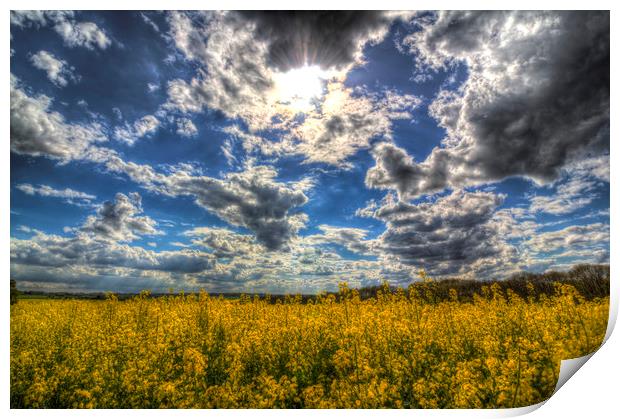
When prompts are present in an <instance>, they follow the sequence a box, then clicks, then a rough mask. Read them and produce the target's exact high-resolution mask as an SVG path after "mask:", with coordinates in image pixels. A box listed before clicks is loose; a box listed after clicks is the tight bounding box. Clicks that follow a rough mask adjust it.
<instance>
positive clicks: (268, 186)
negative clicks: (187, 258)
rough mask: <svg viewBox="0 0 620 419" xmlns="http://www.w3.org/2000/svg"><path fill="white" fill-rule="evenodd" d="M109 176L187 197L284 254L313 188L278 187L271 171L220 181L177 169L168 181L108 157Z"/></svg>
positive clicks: (254, 170) (304, 184)
mask: <svg viewBox="0 0 620 419" xmlns="http://www.w3.org/2000/svg"><path fill="white" fill-rule="evenodd" d="M105 167H106V168H107V170H109V171H110V172H113V173H123V174H125V175H127V176H128V177H129V178H130V179H131V180H133V181H134V182H137V183H139V184H140V185H142V186H143V187H144V188H146V189H147V190H149V191H151V192H154V193H158V194H163V195H166V196H172V197H177V196H191V197H193V198H194V199H195V202H196V204H197V205H199V206H200V207H202V208H204V209H206V210H207V211H209V212H211V213H213V214H215V215H217V216H218V217H219V218H220V219H222V220H224V221H226V222H227V223H229V224H230V225H233V226H236V227H244V228H247V229H248V230H250V231H252V232H253V233H254V234H255V235H256V239H257V240H258V241H259V242H260V243H261V244H263V245H264V246H265V247H266V248H267V249H268V250H286V249H287V247H288V243H289V242H290V241H291V240H292V239H293V238H294V237H295V236H296V234H297V232H298V231H299V230H300V229H302V228H303V227H304V226H305V224H306V222H307V219H308V217H307V215H306V214H303V213H300V212H296V210H297V209H298V208H299V207H301V206H303V205H304V204H305V203H306V202H307V201H308V198H307V196H306V195H305V194H304V192H303V191H304V190H305V189H307V188H308V187H309V186H310V185H311V183H308V180H307V179H302V180H300V181H298V182H288V183H283V182H278V181H277V180H276V179H275V178H276V176H277V174H278V173H277V171H276V170H275V169H274V168H273V167H270V166H251V167H246V168H245V169H244V170H243V171H241V172H230V173H227V174H225V175H224V177H223V178H222V179H217V178H213V177H209V176H202V175H197V174H195V173H191V171H188V170H186V169H185V168H179V169H178V170H175V171H174V172H173V173H171V174H169V175H165V174H162V173H159V172H157V171H156V170H154V169H153V168H152V167H151V166H149V165H141V164H136V163H133V162H125V161H124V160H122V159H121V158H120V157H118V156H111V157H110V158H109V159H108V161H107V162H106V164H105Z"/></svg>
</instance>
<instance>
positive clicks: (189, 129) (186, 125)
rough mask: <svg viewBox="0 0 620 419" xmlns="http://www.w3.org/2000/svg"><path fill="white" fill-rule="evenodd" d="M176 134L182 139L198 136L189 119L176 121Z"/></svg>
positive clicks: (196, 129)
mask: <svg viewBox="0 0 620 419" xmlns="http://www.w3.org/2000/svg"><path fill="white" fill-rule="evenodd" d="M177 134H179V135H181V136H183V137H194V136H196V135H197V134H198V128H196V125H194V123H193V122H192V120H191V119H189V118H179V119H177Z"/></svg>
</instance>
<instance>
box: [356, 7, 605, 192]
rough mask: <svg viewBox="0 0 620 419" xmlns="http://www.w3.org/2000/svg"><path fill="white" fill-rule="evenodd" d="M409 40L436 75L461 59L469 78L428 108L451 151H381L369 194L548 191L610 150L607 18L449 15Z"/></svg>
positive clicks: (553, 14)
mask: <svg viewBox="0 0 620 419" xmlns="http://www.w3.org/2000/svg"><path fill="white" fill-rule="evenodd" d="M405 42H406V44H407V45H409V46H410V47H411V49H412V51H414V52H415V53H416V54H417V57H418V60H419V61H420V62H422V63H424V64H426V65H429V66H431V67H434V68H438V67H441V66H443V65H446V64H449V63H450V62H454V61H464V62H465V63H466V64H467V66H468V71H469V78H468V80H467V81H466V82H465V83H464V85H463V86H462V87H461V89H460V90H459V91H456V92H448V91H442V92H441V93H440V94H439V95H438V97H437V99H436V100H435V102H434V103H433V104H432V105H431V107H430V112H431V114H432V115H433V116H434V117H435V118H436V119H437V120H438V122H439V124H440V125H441V126H442V127H444V128H445V129H446V131H447V137H446V139H445V141H444V146H443V147H441V148H439V147H437V148H435V149H434V150H433V151H432V152H431V154H430V155H429V156H428V157H427V159H426V160H425V161H423V162H421V163H416V162H413V161H412V160H407V159H406V158H404V157H403V156H397V155H395V154H394V153H391V154H389V153H390V150H387V149H383V150H380V151H379V152H377V153H376V156H377V157H379V160H378V162H377V166H376V167H375V168H374V169H373V170H372V172H373V173H372V175H370V176H369V178H368V181H369V182H368V184H369V186H372V187H380V188H390V187H396V188H397V189H398V190H399V192H400V193H401V194H403V195H407V196H410V197H414V196H418V195H420V194H424V193H429V192H436V191H439V190H442V189H443V188H445V187H449V186H457V187H459V186H465V185H471V184H477V183H485V182H488V181H496V180H501V179H504V178H506V177H510V176H524V177H528V178H530V179H533V180H535V181H537V182H539V183H547V182H549V181H551V180H554V179H556V178H557V177H558V175H559V171H560V169H561V168H562V167H563V166H565V165H566V164H567V163H570V162H573V161H575V160H579V159H582V158H583V157H584V156H588V155H591V156H596V155H601V154H606V153H607V152H608V150H609V13H608V12H442V13H440V14H439V15H438V17H437V19H436V21H434V22H432V23H427V24H424V25H423V29H422V30H421V31H420V32H416V33H414V34H412V35H410V36H409V37H408V38H407V39H406V41H405ZM392 165H396V166H392Z"/></svg>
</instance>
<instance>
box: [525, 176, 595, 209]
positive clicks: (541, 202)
mask: <svg viewBox="0 0 620 419" xmlns="http://www.w3.org/2000/svg"><path fill="white" fill-rule="evenodd" d="M595 186H596V182H594V181H593V180H591V179H588V178H586V177H571V178H569V179H568V180H567V181H565V182H563V183H561V184H559V185H558V186H557V187H556V191H555V193H554V194H553V195H549V196H544V195H543V196H533V197H532V198H531V200H530V202H531V204H530V211H533V212H544V213H547V214H554V215H560V214H570V213H572V212H575V211H576V210H578V209H580V208H583V207H585V206H587V205H589V204H590V203H591V202H592V201H593V200H594V198H596V197H597V194H596V193H594V192H593V190H594V188H595Z"/></svg>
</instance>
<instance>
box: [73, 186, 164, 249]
mask: <svg viewBox="0 0 620 419" xmlns="http://www.w3.org/2000/svg"><path fill="white" fill-rule="evenodd" d="M141 213H142V197H141V196H140V194H138V193H136V192H134V193H130V194H129V196H127V195H124V194H122V193H117V194H116V197H115V199H114V201H106V202H104V203H103V204H102V205H101V206H100V207H99V209H98V210H97V215H91V216H89V217H88V218H87V219H86V222H85V223H84V225H83V226H82V228H81V230H82V231H84V232H88V233H93V234H94V235H95V236H97V237H99V238H103V239H106V240H117V241H125V242H128V241H132V240H135V239H137V238H138V237H139V236H142V235H153V234H160V232H159V231H158V230H157V229H156V225H157V223H156V222H155V220H153V219H152V218H150V217H148V216H146V215H140V214H141Z"/></svg>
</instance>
